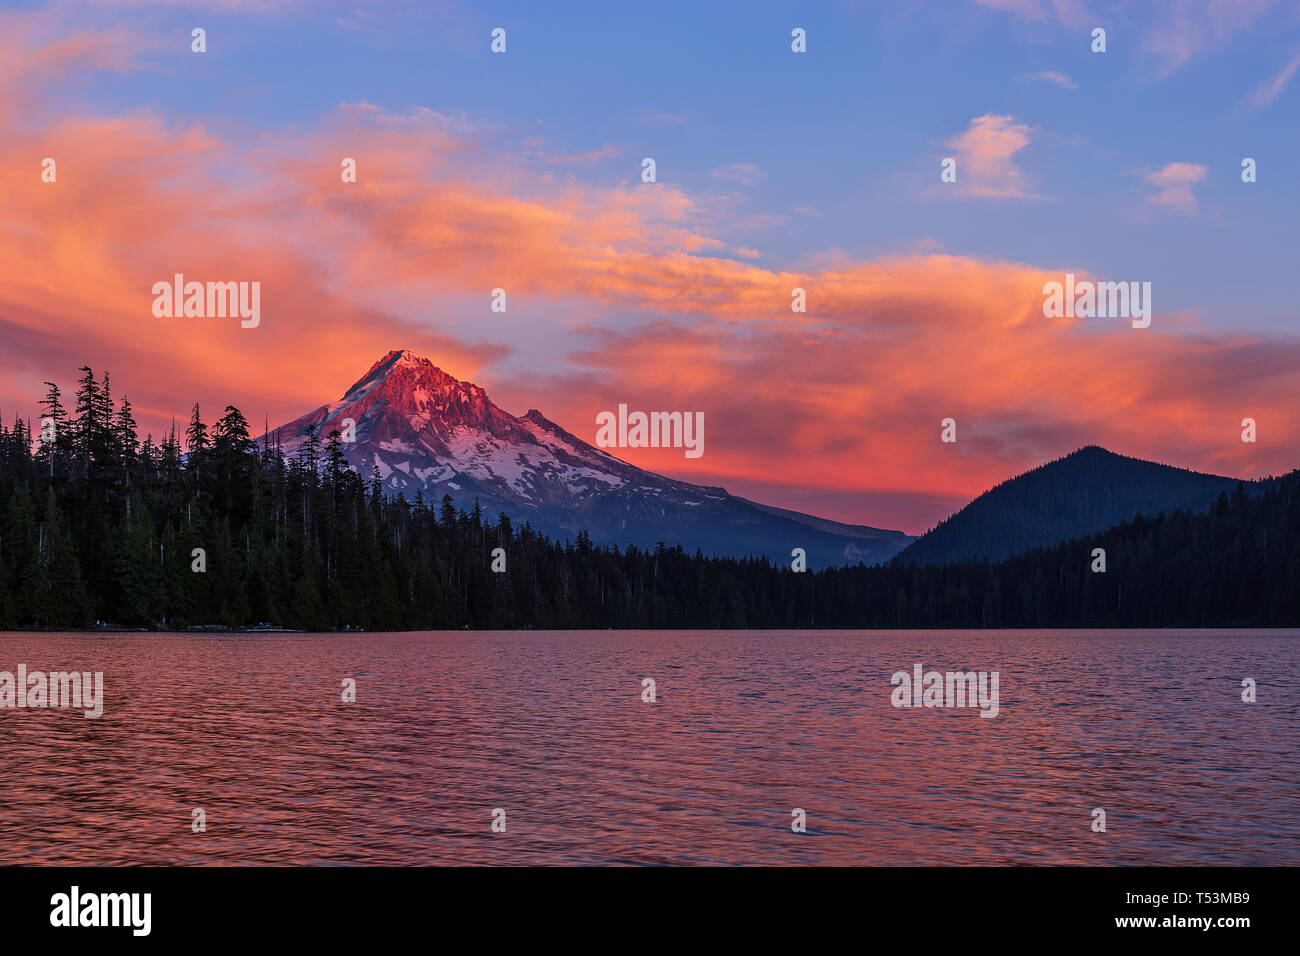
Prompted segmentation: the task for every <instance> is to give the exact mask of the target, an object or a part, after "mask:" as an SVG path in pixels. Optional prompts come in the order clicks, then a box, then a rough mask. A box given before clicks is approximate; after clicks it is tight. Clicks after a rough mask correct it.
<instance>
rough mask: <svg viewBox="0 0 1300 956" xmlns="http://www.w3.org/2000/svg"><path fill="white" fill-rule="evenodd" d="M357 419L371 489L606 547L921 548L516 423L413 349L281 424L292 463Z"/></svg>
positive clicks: (847, 552)
mask: <svg viewBox="0 0 1300 956" xmlns="http://www.w3.org/2000/svg"><path fill="white" fill-rule="evenodd" d="M345 419H351V420H352V422H353V423H355V426H354V431H355V441H353V442H350V443H346V444H344V446H343V448H344V454H345V455H346V457H347V459H348V462H349V463H350V464H351V465H352V467H353V468H355V469H356V470H357V471H358V472H359V473H360V474H361V475H362V476H363V477H364V478H366V479H367V480H368V479H370V477H371V476H372V474H373V471H374V469H376V468H378V470H379V477H380V480H381V481H382V483H383V488H384V491H385V493H386V494H390V495H396V494H398V493H402V494H404V495H405V496H406V497H407V498H408V499H414V497H415V495H416V493H417V492H420V493H422V494H423V496H424V498H425V500H426V501H427V502H428V503H429V504H430V506H432V507H436V506H437V504H438V502H439V501H440V500H441V499H442V497H443V496H444V495H449V496H451V498H452V500H453V501H454V502H455V503H456V504H457V505H458V506H459V507H463V508H466V509H469V508H472V507H473V505H474V502H475V500H476V499H477V501H478V502H479V504H480V505H481V506H482V508H483V510H484V513H485V514H486V515H488V516H489V517H492V518H495V516H496V515H497V514H498V513H499V512H504V513H506V514H508V515H510V517H511V519H512V520H514V521H521V520H526V521H528V522H529V523H530V524H531V525H532V526H533V527H534V528H536V529H537V530H538V531H541V532H543V533H545V534H550V535H554V536H558V537H560V538H566V537H568V538H572V537H574V536H576V534H577V533H578V532H579V531H581V530H586V531H587V533H588V534H590V535H591V538H592V540H593V541H596V542H598V543H603V544H617V545H620V546H627V545H630V544H634V545H637V546H640V547H654V546H655V545H656V544H657V543H658V542H660V541H663V542H665V543H666V544H668V545H670V546H671V545H676V544H680V545H682V546H683V547H685V548H686V549H687V550H690V551H694V550H696V549H697V548H698V549H700V550H702V551H703V552H704V553H705V554H706V555H708V554H718V555H733V556H744V555H751V554H752V555H767V556H768V557H770V558H772V559H773V560H774V561H776V562H779V563H782V564H788V563H789V562H790V560H791V558H790V554H791V551H792V550H793V549H794V548H803V549H804V550H805V551H806V552H807V556H808V564H809V567H820V566H824V565H828V564H844V563H857V562H858V561H864V562H865V563H868V564H871V563H875V562H878V561H886V560H888V559H889V558H890V557H892V556H893V555H894V554H896V553H897V552H898V551H900V550H901V549H902V548H904V547H905V546H906V545H907V544H908V543H909V542H910V541H911V540H912V539H911V538H909V537H908V536H907V535H905V534H903V533H902V532H898V531H881V530H877V529H875V528H868V527H865V526H860V525H846V524H839V523H837V522H831V521H825V520H823V519H818V518H813V517H811V516H808V515H802V514H799V513H798V512H788V511H781V510H777V509H768V508H765V507H763V506H760V505H756V504H754V503H752V502H749V501H746V500H745V499H743V498H738V497H735V496H733V495H730V494H728V493H727V491H726V490H725V489H722V488H714V487H707V486H703V485H694V484H690V483H688V482H684V481H675V480H673V479H671V478H665V477H664V476H662V475H657V474H655V473H653V472H649V471H644V470H642V469H640V468H637V467H635V466H633V465H630V464H628V463H627V462H624V461H621V460H619V459H618V458H615V457H614V456H612V455H610V454H608V453H606V452H604V451H602V450H600V449H598V448H595V447H594V446H592V445H589V444H587V443H586V442H584V441H582V440H581V439H579V438H576V437H575V436H573V435H572V434H570V433H569V432H567V431H565V430H564V429H563V428H561V427H560V426H559V425H557V424H555V423H554V422H552V421H550V420H548V419H547V418H546V417H545V416H544V415H542V413H541V412H539V411H538V410H537V409H531V410H529V411H528V413H527V414H525V415H523V416H522V417H515V416H514V415H511V414H510V413H509V412H506V411H504V410H503V409H501V408H499V407H498V406H497V405H495V404H494V403H493V402H492V400H491V399H490V398H488V396H487V393H486V392H484V391H483V389H482V388H479V387H478V386H477V385H474V384H471V383H469V382H462V381H460V380H459V379H456V378H454V377H452V376H451V375H448V374H447V373H446V372H443V371H442V370H441V369H439V368H437V367H436V366H435V365H434V364H433V363H432V362H430V361H429V360H428V359H426V358H421V357H420V356H417V355H414V354H412V353H411V352H409V351H406V350H400V351H393V352H389V353H388V354H387V355H385V356H384V357H383V358H381V359H380V360H379V361H378V362H376V363H375V364H374V365H373V366H372V367H371V369H370V371H368V372H367V373H366V374H365V375H364V376H363V377H362V378H361V379H360V380H359V381H358V382H357V383H356V384H355V385H353V386H352V387H351V388H350V389H348V391H347V392H346V394H344V396H343V397H342V398H341V399H340V400H339V401H337V402H331V403H330V404H328V405H322V406H321V407H320V408H318V409H316V410H315V411H313V412H309V413H308V414H306V415H304V416H302V417H301V418H298V419H296V420H295V421H292V422H290V423H288V424H287V425H283V426H281V427H280V428H277V429H275V430H274V431H273V432H272V433H271V440H272V441H277V440H278V441H279V443H280V446H281V448H282V449H283V451H284V452H285V454H286V455H289V456H292V455H295V454H297V453H298V451H299V450H300V448H301V446H302V443H303V441H304V440H305V439H306V436H307V434H308V429H309V428H311V427H314V429H315V434H316V435H317V437H318V438H319V439H320V440H321V441H322V442H323V441H324V439H325V438H326V437H327V436H328V435H329V433H330V432H331V431H334V430H335V429H338V431H339V432H340V433H344V432H345V431H346V427H345V426H346V423H345Z"/></svg>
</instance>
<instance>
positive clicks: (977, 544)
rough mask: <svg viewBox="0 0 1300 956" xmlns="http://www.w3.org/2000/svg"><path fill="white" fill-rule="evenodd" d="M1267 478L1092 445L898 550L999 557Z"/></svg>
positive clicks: (1203, 503)
mask: <svg viewBox="0 0 1300 956" xmlns="http://www.w3.org/2000/svg"><path fill="white" fill-rule="evenodd" d="M1268 483H1269V482H1267V481H1265V482H1242V481H1240V480H1239V479H1237V478H1227V477H1224V476H1222V475H1207V474H1202V473H1201V472H1196V471H1189V470H1188V469H1186V468H1175V467H1173V466H1172V465H1162V464H1158V463H1157V462H1153V461H1144V460H1142V459H1140V458H1129V457H1127V456H1125V455H1117V454H1115V453H1114V452H1111V451H1107V450H1106V449H1105V448H1101V447H1099V446H1097V445H1088V446H1085V447H1083V448H1080V449H1079V450H1078V451H1075V452H1072V453H1071V454H1069V455H1066V456H1065V457H1064V458H1058V459H1056V460H1055V461H1050V462H1048V463H1047V464H1045V465H1040V466H1039V467H1037V468H1034V469H1031V470H1030V471H1027V472H1025V473H1024V474H1022V475H1018V476H1017V477H1015V478H1011V479H1009V480H1007V481H1004V482H1002V483H1001V484H1000V485H998V486H996V487H995V488H992V489H991V490H989V491H986V492H985V493H984V494H982V495H980V496H979V497H978V498H976V499H975V500H974V501H972V502H971V503H970V504H968V505H967V506H966V507H964V508H962V509H961V510H960V511H958V512H957V513H956V514H954V515H953V516H952V517H950V518H948V519H946V520H944V521H941V522H939V524H938V525H936V526H935V527H934V528H932V529H931V530H930V531H928V532H926V533H925V534H924V535H922V536H921V537H920V538H918V539H917V540H916V541H914V542H912V544H910V545H909V546H908V547H907V548H905V549H904V550H903V551H902V552H901V553H900V554H899V556H898V557H899V560H901V561H903V562H906V563H908V564H922V565H924V564H950V563H953V562H956V561H965V560H968V559H971V558H976V559H978V558H987V559H988V560H990V561H1000V560H1002V559H1003V558H1007V557H1010V556H1011V555H1013V554H1021V553H1023V552H1025V551H1030V550H1032V549H1034V548H1040V547H1048V546H1050V545H1055V544H1060V543H1062V542H1064V541H1069V540H1070V539H1071V538H1076V537H1080V536H1082V535H1087V534H1095V533H1098V532H1101V531H1105V530H1106V529H1108V528H1111V527H1113V526H1114V525H1117V524H1119V523H1120V522H1121V521H1127V520H1130V519H1132V518H1133V517H1134V516H1136V515H1139V514H1142V515H1147V516H1151V517H1154V516H1155V515H1157V514H1159V513H1160V512H1165V513H1166V514H1171V513H1172V512H1173V511H1174V510H1175V509H1182V510H1183V511H1188V512H1203V511H1206V510H1208V509H1209V507H1210V505H1211V504H1213V503H1214V501H1215V499H1216V498H1218V496H1219V495H1220V494H1225V493H1226V494H1232V492H1233V491H1234V490H1235V489H1236V487H1237V485H1238V484H1243V485H1245V487H1246V489H1247V490H1248V491H1250V490H1258V488H1260V487H1262V486H1264V485H1266V484H1268Z"/></svg>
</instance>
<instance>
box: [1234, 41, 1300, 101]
mask: <svg viewBox="0 0 1300 956" xmlns="http://www.w3.org/2000/svg"><path fill="white" fill-rule="evenodd" d="M1297 69H1300V51H1297V52H1296V53H1295V55H1294V56H1292V57H1291V59H1290V60H1289V61H1288V62H1287V64H1286V66H1284V67H1282V69H1280V70H1278V72H1277V73H1275V74H1273V76H1271V77H1270V78H1269V79H1268V80H1267V81H1266V82H1265V83H1264V84H1263V85H1262V86H1260V88H1259V89H1257V90H1256V91H1255V92H1254V93H1252V94H1251V95H1250V96H1249V97H1248V98H1247V99H1246V108H1247V109H1252V110H1258V109H1263V108H1264V107H1265V106H1268V104H1269V103H1272V102H1273V101H1274V100H1275V99H1277V98H1278V96H1279V95H1281V93H1282V91H1283V90H1284V89H1286V85H1287V84H1288V83H1290V82H1291V77H1293V76H1295V71H1296V70H1297Z"/></svg>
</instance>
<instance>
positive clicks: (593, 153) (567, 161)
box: [546, 143, 622, 166]
mask: <svg viewBox="0 0 1300 956" xmlns="http://www.w3.org/2000/svg"><path fill="white" fill-rule="evenodd" d="M621 153H622V150H620V149H619V148H618V147H617V146H615V145H614V144H613V143H606V144H605V145H604V146H601V147H600V148H599V149H591V150H588V151H587V152H585V153H574V154H572V155H569V156H548V157H547V158H546V162H547V163H548V164H550V165H551V166H568V165H585V164H587V163H597V162H600V161H601V160H602V159H611V158H613V157H615V156H618V155H620V154H621Z"/></svg>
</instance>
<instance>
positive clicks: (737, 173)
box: [712, 163, 763, 186]
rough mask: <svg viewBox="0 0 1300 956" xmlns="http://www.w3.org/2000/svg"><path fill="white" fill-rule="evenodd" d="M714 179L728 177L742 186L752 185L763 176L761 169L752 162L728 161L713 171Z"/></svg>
mask: <svg viewBox="0 0 1300 956" xmlns="http://www.w3.org/2000/svg"><path fill="white" fill-rule="evenodd" d="M712 175H713V178H714V179H729V180H731V181H732V182H737V183H740V184H741V185H743V186H754V185H756V184H757V183H758V181H759V180H760V179H762V178H763V173H762V171H761V170H760V169H759V168H758V167H757V166H755V165H754V164H753V163H729V164H728V165H726V166H719V167H718V168H717V169H715V170H714V171H713V174H712Z"/></svg>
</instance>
